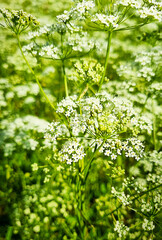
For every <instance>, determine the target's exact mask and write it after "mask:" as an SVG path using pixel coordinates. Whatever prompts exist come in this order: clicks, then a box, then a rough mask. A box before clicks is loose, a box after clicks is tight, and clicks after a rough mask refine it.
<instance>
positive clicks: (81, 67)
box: [69, 59, 104, 85]
mask: <svg viewBox="0 0 162 240" xmlns="http://www.w3.org/2000/svg"><path fill="white" fill-rule="evenodd" d="M74 68H75V71H71V72H70V74H69V79H70V80H73V81H79V82H81V83H85V82H86V83H87V84H90V85H93V84H99V83H100V81H101V78H102V74H103V70H104V68H103V66H101V64H100V63H97V61H96V60H93V59H84V60H81V61H77V62H76V63H75V64H74Z"/></svg>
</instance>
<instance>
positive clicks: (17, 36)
mask: <svg viewBox="0 0 162 240" xmlns="http://www.w3.org/2000/svg"><path fill="white" fill-rule="evenodd" d="M16 38H17V41H18V46H19V49H20V51H21V54H22V56H23V58H24V60H25V62H26V64H27V66H28V68H29V69H30V71H31V73H32V74H33V76H34V78H35V80H36V82H37V84H38V86H39V88H40V91H41V93H42V94H43V96H44V97H45V99H46V100H47V102H48V103H49V104H50V106H51V107H52V108H53V109H54V110H56V108H55V107H54V105H53V104H52V103H51V101H50V100H49V98H48V97H47V95H46V94H45V92H44V90H43V88H42V86H41V84H40V82H39V80H38V78H37V77H36V75H35V72H34V71H33V69H32V67H31V66H30V64H29V62H28V60H27V58H26V57H25V55H24V53H23V50H22V47H21V43H20V39H19V35H18V34H17V35H16Z"/></svg>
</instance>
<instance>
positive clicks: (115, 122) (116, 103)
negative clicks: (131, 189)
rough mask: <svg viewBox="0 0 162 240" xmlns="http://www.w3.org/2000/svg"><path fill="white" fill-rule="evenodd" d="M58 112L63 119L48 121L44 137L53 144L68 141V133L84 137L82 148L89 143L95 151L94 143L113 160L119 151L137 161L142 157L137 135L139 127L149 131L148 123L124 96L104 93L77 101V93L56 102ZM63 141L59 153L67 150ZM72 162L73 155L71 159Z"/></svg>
mask: <svg viewBox="0 0 162 240" xmlns="http://www.w3.org/2000/svg"><path fill="white" fill-rule="evenodd" d="M57 112H58V113H59V114H61V115H64V116H65V118H66V122H64V123H61V122H60V123H59V122H55V123H52V124H50V125H49V127H48V129H47V131H46V134H45V137H46V138H49V139H51V140H52V141H54V143H55V144H57V142H58V141H60V139H62V140H63V141H64V142H65V143H66V142H68V144H70V142H69V140H68V141H67V139H69V137H70V136H71V138H72V139H73V138H78V139H81V138H82V137H83V136H84V142H83V143H82V144H83V146H84V148H85V147H87V146H91V149H92V151H94V149H95V146H96V145H97V147H98V148H99V152H100V153H103V154H104V155H105V156H107V157H108V156H110V157H111V159H112V160H115V159H116V158H117V156H118V155H121V153H122V152H123V153H125V156H126V157H131V158H135V159H136V160H138V159H139V158H140V157H141V156H142V154H143V144H142V143H141V142H140V140H138V139H137V136H138V133H139V132H140V131H141V130H143V129H147V128H148V130H149V129H150V126H149V125H147V123H145V122H144V121H143V120H142V118H140V117H137V115H136V113H135V112H134V110H133V108H132V105H131V103H130V102H128V101H126V99H121V98H113V97H112V96H111V95H109V94H107V93H106V92H102V93H100V94H96V96H95V97H87V98H82V99H80V100H77V96H72V97H67V98H66V99H64V100H62V101H61V102H60V103H59V104H58V107H57ZM126 136H127V137H126ZM78 141H79V140H78ZM66 144H67V143H66ZM66 144H65V146H66V147H65V149H66V151H65V150H61V153H63V152H66V153H67V151H68V148H67V145H66ZM72 144H74V142H73V141H72ZM75 144H76V143H75ZM77 144H78V143H77ZM77 146H78V145H77ZM79 148H81V146H79ZM63 149H64V148H63ZM81 149H83V148H81ZM77 151H78V147H77V148H73V154H75V153H76V154H78V153H77ZM70 154H71V153H70ZM82 156H83V155H82ZM73 161H74V159H73V157H72V158H71V162H73ZM68 162H70V160H68Z"/></svg>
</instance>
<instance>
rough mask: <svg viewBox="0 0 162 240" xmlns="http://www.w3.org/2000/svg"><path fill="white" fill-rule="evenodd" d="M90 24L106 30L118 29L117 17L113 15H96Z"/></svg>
mask: <svg viewBox="0 0 162 240" xmlns="http://www.w3.org/2000/svg"><path fill="white" fill-rule="evenodd" d="M91 21H92V22H95V23H98V24H102V25H104V26H105V27H106V28H107V29H115V28H117V27H118V21H119V17H118V16H114V15H105V14H101V13H96V14H95V15H94V17H93V18H92V19H91Z"/></svg>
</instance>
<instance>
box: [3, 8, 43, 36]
mask: <svg viewBox="0 0 162 240" xmlns="http://www.w3.org/2000/svg"><path fill="white" fill-rule="evenodd" d="M0 13H1V14H2V15H3V17H4V20H5V22H6V25H7V26H8V27H9V28H10V29H11V30H12V31H13V32H14V33H15V34H20V33H21V32H23V31H24V30H26V29H27V28H28V27H37V26H38V25H39V22H38V21H37V20H36V18H35V17H33V16H32V15H31V14H27V13H25V12H24V11H23V10H18V11H16V10H7V9H2V8H1V9H0Z"/></svg>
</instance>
